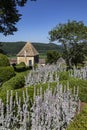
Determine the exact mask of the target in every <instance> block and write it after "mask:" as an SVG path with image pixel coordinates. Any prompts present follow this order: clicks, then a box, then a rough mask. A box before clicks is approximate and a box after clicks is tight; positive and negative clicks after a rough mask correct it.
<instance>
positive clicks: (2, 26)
mask: <svg viewBox="0 0 87 130" xmlns="http://www.w3.org/2000/svg"><path fill="white" fill-rule="evenodd" d="M30 1H34V0H30ZM26 2H27V0H0V33H3V34H4V35H5V36H6V35H10V34H13V32H16V31H17V27H16V26H15V25H16V23H17V22H18V21H19V20H20V19H21V14H20V13H19V11H18V9H17V7H18V6H21V7H22V6H24V5H25V3H26Z"/></svg>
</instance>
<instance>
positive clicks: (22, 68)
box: [14, 62, 28, 72]
mask: <svg viewBox="0 0 87 130" xmlns="http://www.w3.org/2000/svg"><path fill="white" fill-rule="evenodd" d="M14 69H15V71H16V72H23V71H26V70H27V69H28V67H26V64H25V63H24V62H21V63H20V64H18V65H16V66H14Z"/></svg>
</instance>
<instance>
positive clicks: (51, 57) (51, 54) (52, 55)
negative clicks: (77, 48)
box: [46, 50, 60, 64]
mask: <svg viewBox="0 0 87 130" xmlns="http://www.w3.org/2000/svg"><path fill="white" fill-rule="evenodd" d="M59 57H60V53H59V52H58V51H54V50H53V51H52V50H50V51H48V52H47V57H46V63H49V64H52V63H56V62H57V60H58V59H59Z"/></svg>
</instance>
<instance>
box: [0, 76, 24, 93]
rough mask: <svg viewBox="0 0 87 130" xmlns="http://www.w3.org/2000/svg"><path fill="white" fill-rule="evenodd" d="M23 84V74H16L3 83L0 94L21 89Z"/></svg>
mask: <svg viewBox="0 0 87 130" xmlns="http://www.w3.org/2000/svg"><path fill="white" fill-rule="evenodd" d="M24 83H25V79H24V74H17V75H16V76H15V77H13V78H11V79H10V80H8V81H7V82H5V83H3V85H2V87H1V92H3V91H5V92H6V91H7V90H14V89H19V88H22V87H24Z"/></svg>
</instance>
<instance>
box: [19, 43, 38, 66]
mask: <svg viewBox="0 0 87 130" xmlns="http://www.w3.org/2000/svg"><path fill="white" fill-rule="evenodd" d="M21 62H24V63H25V64H26V66H34V64H35V63H38V62H39V53H38V52H37V50H36V49H35V48H34V46H33V45H32V44H31V43H30V42H27V43H26V44H25V46H24V47H23V48H22V50H21V51H20V52H19V53H18V54H17V64H19V63H21Z"/></svg>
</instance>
